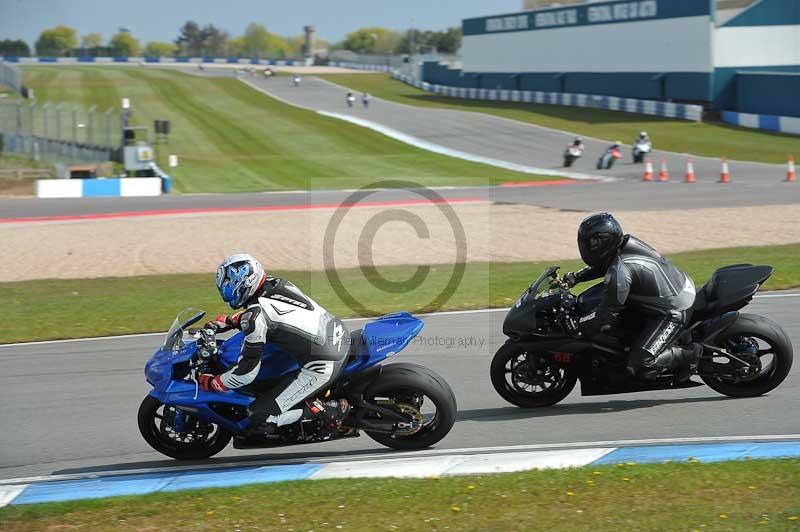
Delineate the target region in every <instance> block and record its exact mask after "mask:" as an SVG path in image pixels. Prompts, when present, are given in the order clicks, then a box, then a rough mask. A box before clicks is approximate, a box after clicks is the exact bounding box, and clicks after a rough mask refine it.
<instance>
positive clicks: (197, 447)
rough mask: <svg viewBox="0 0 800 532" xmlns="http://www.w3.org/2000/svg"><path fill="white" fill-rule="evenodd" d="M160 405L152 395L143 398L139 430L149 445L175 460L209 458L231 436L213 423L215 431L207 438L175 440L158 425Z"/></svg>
mask: <svg viewBox="0 0 800 532" xmlns="http://www.w3.org/2000/svg"><path fill="white" fill-rule="evenodd" d="M162 406H164V404H163V403H162V402H161V401H159V400H158V399H156V398H155V397H153V396H152V395H148V396H147V397H145V398H144V400H143V401H142V404H141V405H140V406H139V415H138V422H139V432H140V433H141V434H142V437H143V438H144V440H145V441H146V442H147V443H148V444H150V447H152V448H153V449H155V450H156V451H158V452H160V453H161V454H164V455H166V456H169V457H170V458H175V459H176V460H202V459H204V458H209V457H211V456H214V455H215V454H217V453H218V452H220V451H221V450H223V449H224V448H225V447H226V446H227V445H228V443H229V442H230V441H231V438H232V437H233V433H232V432H230V431H229V430H228V429H225V428H223V427H220V426H218V425H214V426H213V427H214V430H215V431H216V432H214V433H212V435H211V436H210V438H209V439H208V440H205V441H202V442H197V443H191V444H186V443H183V442H179V441H176V440H174V439H172V438H170V437H168V436H167V435H166V434H164V433H163V432H162V431H161V430H160V428H159V426H158V424H159V417H160V416H161V415H163V414H158V409H159V408H161V407H162Z"/></svg>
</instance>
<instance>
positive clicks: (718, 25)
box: [419, 0, 800, 117]
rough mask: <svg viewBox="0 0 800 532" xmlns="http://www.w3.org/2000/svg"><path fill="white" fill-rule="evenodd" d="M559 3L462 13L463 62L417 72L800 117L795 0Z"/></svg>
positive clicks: (425, 76)
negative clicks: (465, 16)
mask: <svg viewBox="0 0 800 532" xmlns="http://www.w3.org/2000/svg"><path fill="white" fill-rule="evenodd" d="M553 3H554V2H552V1H547V2H545V1H541V0H524V2H523V8H524V10H523V11H520V12H517V13H506V14H499V15H494V16H484V17H477V18H469V19H465V20H464V21H463V22H462V30H463V44H462V48H461V59H462V65H461V69H453V68H450V67H448V66H447V65H443V64H438V63H433V62H429V63H425V64H423V65H422V67H421V69H420V72H419V76H420V77H421V79H422V80H423V81H425V82H428V83H431V84H436V85H444V86H455V87H467V88H486V89H507V90H527V91H548V92H561V93H572V94H591V95H602V96H616V97H622V98H639V99H645V100H661V101H672V102H683V103H699V104H702V105H703V106H705V107H706V108H713V109H717V110H720V111H722V110H730V111H738V112H743V113H758V114H769V115H780V116H791V117H800V99H798V98H797V97H796V95H797V94H800V1H798V0H612V1H601V2H598V1H592V2H577V1H574V0H573V1H570V0H560V1H559V2H558V6H552V5H551V4H553ZM545 4H548V5H550V6H549V7H542V6H543V5H545ZM531 8H533V9H531Z"/></svg>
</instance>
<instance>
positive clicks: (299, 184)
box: [24, 67, 537, 192]
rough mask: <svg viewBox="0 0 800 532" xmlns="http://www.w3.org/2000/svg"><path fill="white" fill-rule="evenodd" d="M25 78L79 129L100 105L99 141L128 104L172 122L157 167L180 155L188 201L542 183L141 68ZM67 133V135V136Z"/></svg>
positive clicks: (34, 70)
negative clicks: (106, 122) (208, 196)
mask: <svg viewBox="0 0 800 532" xmlns="http://www.w3.org/2000/svg"><path fill="white" fill-rule="evenodd" d="M24 76H25V84H26V85H28V86H30V87H33V88H35V90H36V95H37V97H38V100H39V102H41V103H44V102H69V103H70V104H74V105H77V106H78V107H79V112H78V116H79V119H80V120H81V121H83V120H85V119H86V117H87V115H86V114H85V110H86V109H88V108H89V107H90V106H92V105H97V106H98V111H97V113H95V124H94V128H95V131H96V135H100V134H101V133H100V132H101V131H102V127H103V124H102V117H103V113H104V112H105V110H106V109H108V108H114V109H118V108H119V105H120V99H121V98H122V97H123V96H124V97H128V98H130V100H131V107H132V109H133V117H132V121H133V123H134V124H137V125H143V126H148V127H152V123H153V120H154V119H166V120H170V121H171V125H172V127H171V130H172V133H171V134H170V137H169V144H167V145H161V146H160V147H159V149H158V150H157V151H158V159H159V161H160V163H161V164H162V166H163V167H166V159H167V156H168V155H169V154H177V155H178V156H179V158H180V166H178V167H177V168H175V169H171V170H170V174H171V175H172V176H173V177H174V180H175V187H176V189H177V190H178V191H180V192H244V191H262V190H278V189H308V188H310V187H313V188H319V187H322V188H357V187H360V186H365V185H369V184H370V183H372V182H374V181H376V180H379V178H380V180H383V179H390V178H396V179H403V178H405V179H412V180H414V181H417V182H420V183H421V184H423V185H426V186H432V185H437V186H443V185H482V184H492V183H497V182H502V181H517V180H536V179H537V176H531V175H529V174H521V173H517V172H512V171H509V170H504V169H501V168H496V167H493V166H489V165H484V164H477V163H472V162H469V161H464V160H461V159H457V158H454V157H446V156H443V155H438V154H435V153H432V152H429V151H425V150H422V149H419V148H415V147H412V146H409V145H408V144H404V143H402V142H399V141H397V140H394V139H391V138H389V137H387V136H385V135H381V134H380V133H376V132H374V131H371V130H369V129H366V128H363V127H360V126H357V125H354V124H350V123H348V122H344V121H341V120H338V119H335V118H329V117H325V116H322V115H320V114H318V113H315V112H313V111H309V110H306V109H300V108H297V107H292V106H290V105H287V104H285V103H282V102H280V101H278V100H275V99H273V98H270V97H268V96H266V95H264V94H262V93H260V92H258V91H256V90H253V89H251V88H250V87H248V86H246V85H245V84H244V83H242V82H240V81H238V80H237V79H234V78H224V77H219V78H206V77H199V76H193V75H190V74H186V73H182V72H176V71H170V70H163V69H154V68H136V67H124V68H97V67H69V68H49V67H26V68H25V69H24ZM70 107H71V106H69V105H68V106H67V110H66V111H64V112H62V128H68V127H69V118H68V117H69V112H71V111H70ZM51 118H52V117H51ZM51 122H52V120H51ZM68 133H69V132H68V131H67V130H66V129H64V130H63V131H62V136H63V137H64V138H67V137H68ZM151 133H152V132H151Z"/></svg>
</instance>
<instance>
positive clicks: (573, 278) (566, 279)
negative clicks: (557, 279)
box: [561, 272, 578, 288]
mask: <svg viewBox="0 0 800 532" xmlns="http://www.w3.org/2000/svg"><path fill="white" fill-rule="evenodd" d="M561 280H562V281H563V283H564V284H565V285H567V288H572V287H573V286H575V285H576V284H578V276H577V275H576V274H575V272H567V273H565V274H564V276H563V277H562V278H561Z"/></svg>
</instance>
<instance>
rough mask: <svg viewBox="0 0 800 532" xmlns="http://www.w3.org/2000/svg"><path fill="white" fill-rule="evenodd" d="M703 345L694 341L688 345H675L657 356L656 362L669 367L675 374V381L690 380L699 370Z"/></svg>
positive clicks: (663, 366) (658, 364)
mask: <svg viewBox="0 0 800 532" xmlns="http://www.w3.org/2000/svg"><path fill="white" fill-rule="evenodd" d="M702 354H703V346H702V345H700V344H698V343H696V342H692V343H690V344H689V345H687V346H686V347H679V346H674V347H670V348H668V349H665V350H664V351H663V352H662V353H661V354H659V355H658V356H657V357H656V360H655V363H656V365H657V366H660V367H662V368H669V369H670V370H672V371H673V373H674V375H675V382H678V383H681V382H686V381H688V380H689V379H690V378H691V377H692V375H694V374H695V372H696V371H697V365H698V364H699V362H700V355H702Z"/></svg>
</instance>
